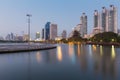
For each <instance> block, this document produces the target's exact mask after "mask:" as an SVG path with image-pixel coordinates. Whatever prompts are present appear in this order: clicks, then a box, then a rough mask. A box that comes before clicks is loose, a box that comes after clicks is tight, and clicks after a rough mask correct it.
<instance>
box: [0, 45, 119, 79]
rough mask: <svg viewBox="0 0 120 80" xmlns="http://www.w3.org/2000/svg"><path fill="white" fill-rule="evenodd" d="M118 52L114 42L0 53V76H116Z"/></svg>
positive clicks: (49, 77) (47, 77)
mask: <svg viewBox="0 0 120 80" xmlns="http://www.w3.org/2000/svg"><path fill="white" fill-rule="evenodd" d="M119 52H120V48H116V47H115V46H96V45H58V47H57V48H56V49H50V50H43V51H37V52H30V53H28V54H29V55H28V54H27V53H24V54H23V53H19V54H4V55H2V54H1V55H0V80H3V79H4V78H8V79H4V80H19V79H21V80H26V78H25V76H26V75H28V77H29V78H28V80H58V79H59V78H60V80H116V79H117V80H119V79H120V77H119V75H120V68H119V67H120V64H118V61H120V55H119ZM26 57H28V58H26ZM3 61H4V62H3ZM38 63H39V64H38ZM11 73H14V75H12V74H11ZM66 74H67V75H66ZM11 76H12V77H15V78H11ZM16 76H17V77H18V78H16ZM66 78H67V79H66ZM118 78H119V79H118Z"/></svg>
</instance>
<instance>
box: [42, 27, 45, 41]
mask: <svg viewBox="0 0 120 80" xmlns="http://www.w3.org/2000/svg"><path fill="white" fill-rule="evenodd" d="M44 32H45V31H44V28H43V29H42V40H44V36H45V34H44Z"/></svg>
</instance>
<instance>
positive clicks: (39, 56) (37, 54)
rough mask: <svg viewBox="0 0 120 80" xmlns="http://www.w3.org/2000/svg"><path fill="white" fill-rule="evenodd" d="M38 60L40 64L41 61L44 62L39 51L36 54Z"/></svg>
mask: <svg viewBox="0 0 120 80" xmlns="http://www.w3.org/2000/svg"><path fill="white" fill-rule="evenodd" d="M36 59H37V62H38V63H40V61H41V60H42V57H41V54H40V52H39V51H38V52H37V53H36Z"/></svg>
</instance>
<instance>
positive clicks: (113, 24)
mask: <svg viewBox="0 0 120 80" xmlns="http://www.w3.org/2000/svg"><path fill="white" fill-rule="evenodd" d="M117 22H118V21H117V8H116V7H115V6H114V5H110V10H109V13H108V31H112V32H115V33H117V26H118V25H117Z"/></svg>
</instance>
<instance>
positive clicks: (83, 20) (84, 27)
mask: <svg viewBox="0 0 120 80" xmlns="http://www.w3.org/2000/svg"><path fill="white" fill-rule="evenodd" d="M80 20H81V24H82V28H81V29H82V30H81V31H82V32H81V33H82V34H81V36H82V37H84V36H85V35H87V16H86V14H85V13H83V14H82V16H81V18H80Z"/></svg>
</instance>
